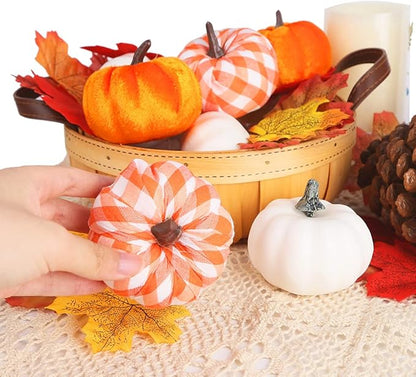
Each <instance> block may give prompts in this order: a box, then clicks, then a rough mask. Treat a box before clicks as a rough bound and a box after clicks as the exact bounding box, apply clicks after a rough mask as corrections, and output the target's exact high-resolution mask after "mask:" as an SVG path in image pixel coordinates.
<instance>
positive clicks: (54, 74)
mask: <svg viewBox="0 0 416 377" xmlns="http://www.w3.org/2000/svg"><path fill="white" fill-rule="evenodd" d="M35 41H36V44H37V45H38V47H39V51H38V54H37V55H36V61H37V62H38V63H39V64H41V65H42V66H43V67H44V68H45V70H46V72H47V73H48V75H49V76H50V77H51V78H52V79H54V80H55V81H56V82H57V83H59V84H60V85H62V86H63V87H64V88H65V89H66V90H67V91H68V93H69V94H71V95H72V96H73V97H74V98H75V99H76V100H77V101H78V102H79V103H81V102H82V92H83V89H84V85H85V82H86V81H87V79H88V77H89V76H90V75H91V73H92V72H93V71H92V70H91V69H90V68H89V67H87V66H85V65H83V64H82V63H81V62H80V61H79V60H78V59H75V58H72V57H70V56H69V55H68V44H67V43H66V42H65V41H64V40H62V39H61V38H60V37H59V36H58V34H57V33H56V32H54V31H49V32H47V34H46V37H45V38H44V37H43V36H42V35H40V34H39V33H38V32H36V38H35Z"/></svg>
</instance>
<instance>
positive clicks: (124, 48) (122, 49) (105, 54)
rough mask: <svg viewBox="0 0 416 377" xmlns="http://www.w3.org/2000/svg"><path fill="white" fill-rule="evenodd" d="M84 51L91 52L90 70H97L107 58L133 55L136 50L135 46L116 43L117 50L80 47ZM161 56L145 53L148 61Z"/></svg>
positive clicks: (102, 47) (100, 47) (99, 47)
mask: <svg viewBox="0 0 416 377" xmlns="http://www.w3.org/2000/svg"><path fill="white" fill-rule="evenodd" d="M82 48H83V49H84V50H87V51H90V52H92V58H91V61H92V64H91V66H90V68H91V69H93V70H97V69H98V68H100V67H101V65H103V64H104V63H105V62H106V61H107V60H108V58H116V57H118V56H121V55H124V54H128V53H132V52H133V53H134V52H136V50H137V46H136V45H134V44H131V43H117V48H116V49H112V48H108V47H104V46H98V45H96V46H84V47H82ZM160 56H162V55H160V54H156V53H154V52H147V53H146V57H147V58H148V59H149V60H152V59H155V58H158V57H160Z"/></svg>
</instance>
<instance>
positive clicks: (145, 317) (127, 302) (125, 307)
mask: <svg viewBox="0 0 416 377" xmlns="http://www.w3.org/2000/svg"><path fill="white" fill-rule="evenodd" d="M46 309H50V310H53V311H55V312H56V313H58V314H64V313H65V314H73V315H87V316H88V321H87V323H86V324H85V325H84V327H83V328H82V332H83V333H84V334H85V335H86V337H85V341H86V342H88V343H89V344H90V345H91V348H92V352H93V353H97V352H101V351H110V352H116V351H118V350H121V351H125V352H128V351H130V350H131V347H132V340H133V336H134V335H135V334H136V333H141V334H148V335H150V336H151V337H152V338H153V340H154V341H155V342H156V343H174V342H176V341H177V340H178V339H179V336H180V335H181V333H182V331H181V329H180V328H179V327H178V326H177V325H176V320H177V319H179V318H182V317H186V316H189V315H190V312H189V311H188V309H187V308H186V307H184V306H170V307H167V308H164V309H149V308H145V307H144V306H142V305H140V304H138V303H137V302H136V301H135V300H132V299H130V298H128V297H122V296H119V295H117V294H115V293H114V292H113V291H111V290H110V289H106V290H105V291H103V292H100V293H96V294H91V295H84V296H68V297H57V298H56V299H55V301H54V302H53V303H52V304H50V305H49V306H47V307H46Z"/></svg>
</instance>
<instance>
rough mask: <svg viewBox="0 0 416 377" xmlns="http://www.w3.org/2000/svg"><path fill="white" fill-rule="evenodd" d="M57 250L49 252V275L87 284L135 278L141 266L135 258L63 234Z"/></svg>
mask: <svg viewBox="0 0 416 377" xmlns="http://www.w3.org/2000/svg"><path fill="white" fill-rule="evenodd" d="M65 232H66V235H65V236H64V237H60V239H59V245H60V246H59V247H57V248H53V249H50V255H47V256H46V258H47V262H48V265H49V269H50V271H52V272H53V271H66V272H71V273H73V274H75V275H78V276H81V277H84V278H87V279H91V280H120V279H125V278H128V277H131V276H133V275H134V274H136V273H137V272H138V271H139V270H140V267H141V265H142V262H141V258H139V257H138V256H137V255H134V254H129V253H124V252H120V251H117V250H114V249H111V248H109V247H106V246H104V245H100V244H97V243H95V242H92V241H90V240H87V239H85V238H82V237H79V236H75V235H73V234H71V233H70V232H68V231H66V230H65Z"/></svg>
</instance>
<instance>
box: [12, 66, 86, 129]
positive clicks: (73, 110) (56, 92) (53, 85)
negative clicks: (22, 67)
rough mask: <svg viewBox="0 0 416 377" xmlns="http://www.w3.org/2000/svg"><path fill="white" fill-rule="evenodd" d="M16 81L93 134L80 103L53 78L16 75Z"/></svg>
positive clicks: (70, 121) (68, 119)
mask: <svg viewBox="0 0 416 377" xmlns="http://www.w3.org/2000/svg"><path fill="white" fill-rule="evenodd" d="M16 81H17V82H19V83H20V85H21V86H23V87H26V88H30V89H32V90H34V91H35V92H36V93H38V94H40V95H41V97H42V100H43V101H44V102H45V103H46V104H47V105H48V106H49V107H50V108H51V109H53V110H55V111H57V112H58V113H59V114H61V115H62V116H63V117H64V118H65V119H66V120H67V121H68V122H69V123H71V124H74V125H76V126H79V127H80V128H81V129H82V130H83V131H84V132H86V133H87V134H90V135H92V134H93V132H92V131H91V129H90V128H89V127H88V125H87V121H86V120H85V115H84V111H83V109H82V105H81V104H80V103H79V102H78V101H77V100H76V99H75V98H74V97H73V96H72V95H70V94H69V93H68V92H67V91H66V90H65V88H63V87H62V86H61V85H59V84H58V83H57V82H56V81H55V80H53V79H51V78H49V77H41V76H38V75H35V74H34V75H33V77H32V76H24V77H23V76H17V77H16Z"/></svg>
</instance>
